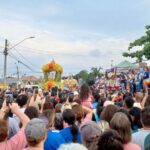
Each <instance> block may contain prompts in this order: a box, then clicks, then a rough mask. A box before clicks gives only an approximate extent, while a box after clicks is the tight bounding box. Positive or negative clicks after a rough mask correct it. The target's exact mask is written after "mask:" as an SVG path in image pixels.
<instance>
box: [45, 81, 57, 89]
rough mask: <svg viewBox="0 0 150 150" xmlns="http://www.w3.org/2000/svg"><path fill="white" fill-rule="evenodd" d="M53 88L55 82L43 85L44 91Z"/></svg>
mask: <svg viewBox="0 0 150 150" xmlns="http://www.w3.org/2000/svg"><path fill="white" fill-rule="evenodd" d="M54 86H55V81H53V80H50V81H47V82H46V83H45V89H46V90H49V89H51V88H52V87H54Z"/></svg>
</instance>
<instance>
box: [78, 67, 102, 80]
mask: <svg viewBox="0 0 150 150" xmlns="http://www.w3.org/2000/svg"><path fill="white" fill-rule="evenodd" d="M101 69H102V68H101V67H99V68H96V67H92V68H91V70H90V72H89V73H88V71H87V70H81V71H80V72H79V73H78V74H77V76H78V78H82V79H83V81H84V82H85V83H88V81H90V80H95V79H96V77H99V78H101V77H102V75H103V73H102V72H101Z"/></svg>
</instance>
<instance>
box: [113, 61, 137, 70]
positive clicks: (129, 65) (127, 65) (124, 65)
mask: <svg viewBox="0 0 150 150" xmlns="http://www.w3.org/2000/svg"><path fill="white" fill-rule="evenodd" d="M116 67H117V68H135V65H134V64H132V63H130V62H129V61H127V60H124V61H122V62H121V63H119V64H118V65H117V66H116Z"/></svg>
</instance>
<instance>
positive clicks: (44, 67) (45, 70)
mask: <svg viewBox="0 0 150 150" xmlns="http://www.w3.org/2000/svg"><path fill="white" fill-rule="evenodd" d="M42 70H43V72H49V64H46V65H44V66H43V67H42Z"/></svg>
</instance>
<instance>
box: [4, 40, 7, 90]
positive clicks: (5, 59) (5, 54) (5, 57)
mask: <svg viewBox="0 0 150 150" xmlns="http://www.w3.org/2000/svg"><path fill="white" fill-rule="evenodd" d="M3 53H4V87H6V78H7V55H8V40H7V39H5V48H4V52H3Z"/></svg>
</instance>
